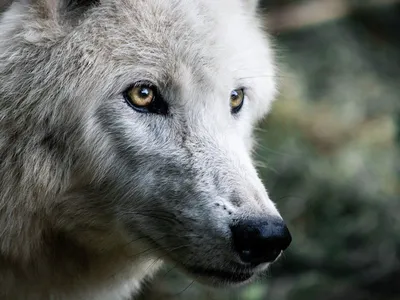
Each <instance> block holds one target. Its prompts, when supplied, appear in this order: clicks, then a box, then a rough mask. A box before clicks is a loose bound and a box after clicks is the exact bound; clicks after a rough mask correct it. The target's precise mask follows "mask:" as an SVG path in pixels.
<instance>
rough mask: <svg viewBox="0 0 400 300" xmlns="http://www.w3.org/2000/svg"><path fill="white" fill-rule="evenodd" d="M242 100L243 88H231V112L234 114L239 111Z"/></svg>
mask: <svg viewBox="0 0 400 300" xmlns="http://www.w3.org/2000/svg"><path fill="white" fill-rule="evenodd" d="M243 102H244V91H243V89H237V90H233V91H232V92H231V109H232V113H233V114H236V113H238V112H239V111H240V109H241V108H242V106H243Z"/></svg>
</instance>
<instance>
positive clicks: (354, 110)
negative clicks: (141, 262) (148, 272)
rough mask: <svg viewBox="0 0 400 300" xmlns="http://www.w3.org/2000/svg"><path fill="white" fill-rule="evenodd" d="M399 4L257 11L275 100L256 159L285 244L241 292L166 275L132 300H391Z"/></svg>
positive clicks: (397, 272)
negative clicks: (276, 88) (273, 59)
mask: <svg viewBox="0 0 400 300" xmlns="http://www.w3.org/2000/svg"><path fill="white" fill-rule="evenodd" d="M398 2H399V1H394V0H391V1H389V0H375V1H368V0H361V1H350V0H319V1H318V0H317V1H315V0H314V1H312V0H308V1H307V0H303V1H293V0H291V1H290V0H285V1H283V0H275V1H263V2H262V5H261V8H260V11H261V13H262V15H266V16H267V17H266V22H267V24H268V28H269V32H271V34H272V38H273V39H274V44H275V48H276V52H277V58H278V65H279V68H280V70H281V72H280V74H279V80H280V91H281V94H280V96H279V101H277V102H275V103H274V106H273V109H272V111H271V113H270V115H269V117H268V118H267V119H266V120H265V122H264V123H262V124H260V127H259V129H258V130H257V135H258V140H259V142H260V146H259V151H258V153H257V155H256V159H257V161H259V162H261V164H262V165H264V167H260V168H259V171H260V173H261V175H262V178H263V180H264V182H265V184H266V186H267V188H268V189H269V193H270V196H271V198H272V199H274V200H275V201H276V202H277V205H278V208H279V209H280V211H281V213H282V216H283V217H284V219H285V220H286V221H287V223H288V226H289V228H290V230H291V232H292V235H293V238H294V240H293V243H292V245H291V247H290V249H289V251H287V253H286V254H285V256H284V257H283V258H281V260H280V261H279V262H278V263H276V264H275V265H274V266H273V267H272V268H271V270H270V272H269V273H270V274H269V276H268V278H265V280H262V281H259V282H256V283H254V284H252V285H250V286H247V287H243V288H237V289H233V290H213V289H209V288H205V287H203V286H201V285H199V284H196V283H192V280H190V279H188V278H185V277H184V276H183V275H181V274H179V272H177V271H176V270H174V269H171V268H170V267H168V266H167V267H165V269H164V270H163V271H161V272H160V273H159V275H158V277H157V278H156V279H155V280H153V281H151V282H150V283H149V284H148V286H147V287H146V288H145V290H144V291H143V295H142V299H154V300H164V299H191V300H203V299H210V300H212V299H215V300H217V299H221V300H225V299H237V300H263V299H268V300H303V299H307V300H314V299H318V300H319V299H323V300H336V299H337V300H339V299H341V300H342V299H351V300H358V299H360V300H364V299H374V300H383V299H384V300H395V299H396V300H399V299H400V150H399V148H400V5H399V4H397V3H398Z"/></svg>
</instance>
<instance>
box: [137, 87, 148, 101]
mask: <svg viewBox="0 0 400 300" xmlns="http://www.w3.org/2000/svg"><path fill="white" fill-rule="evenodd" d="M149 95H150V91H149V89H148V88H146V87H142V88H141V89H140V91H139V96H140V97H141V98H147V97H148V96H149Z"/></svg>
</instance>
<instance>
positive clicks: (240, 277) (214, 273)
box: [191, 268, 254, 283]
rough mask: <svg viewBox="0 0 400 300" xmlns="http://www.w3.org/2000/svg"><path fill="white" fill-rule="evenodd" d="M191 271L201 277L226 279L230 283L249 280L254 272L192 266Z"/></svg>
mask: <svg viewBox="0 0 400 300" xmlns="http://www.w3.org/2000/svg"><path fill="white" fill-rule="evenodd" d="M191 271H192V273H194V274H195V275H198V276H201V277H208V278H215V279H218V280H223V281H228V282H230V283H241V282H244V281H247V280H249V279H250V278H251V277H253V275H254V273H253V272H249V271H238V272H231V271H223V270H216V269H202V268H194V269H192V270H191Z"/></svg>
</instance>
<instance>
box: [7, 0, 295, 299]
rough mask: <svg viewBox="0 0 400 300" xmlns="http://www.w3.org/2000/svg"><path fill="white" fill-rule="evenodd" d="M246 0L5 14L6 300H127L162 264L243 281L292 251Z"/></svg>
mask: <svg viewBox="0 0 400 300" xmlns="http://www.w3.org/2000/svg"><path fill="white" fill-rule="evenodd" d="M256 2H257V1H255V0H169V1H167V0H20V1H14V2H13V3H5V2H3V3H2V5H0V7H2V8H1V9H2V10H3V11H2V12H1V17H0V18H1V19H0V299H33V300H36V299H40V300H43V299H57V300H58V299H74V300H77V299H78V300H79V299H85V300H86V299H127V298H128V297H132V295H134V294H135V293H137V292H138V290H139V289H140V285H141V283H142V282H143V281H144V280H146V279H147V278H150V277H151V276H152V275H153V274H154V273H155V272H156V270H158V269H159V268H160V266H161V265H162V264H163V262H168V263H170V264H171V265H174V266H176V267H177V268H178V269H180V270H181V271H182V272H184V273H186V274H187V275H188V276H190V277H192V278H193V279H195V280H197V281H199V282H201V283H204V284H207V285H211V286H231V285H239V284H244V283H247V282H249V281H251V280H252V279H253V278H255V277H257V276H259V275H260V274H262V273H263V272H264V271H265V270H266V269H267V267H268V266H269V264H270V263H272V262H273V261H274V260H276V259H277V258H278V257H279V255H280V254H281V253H282V251H283V250H285V249H286V248H287V246H288V245H289V243H290V240H291V237H290V233H289V231H288V230H287V227H286V226H285V224H284V223H283V220H282V218H281V217H280V215H279V213H278V211H277V209H276V208H275V205H274V203H273V202H272V201H271V200H270V199H269V197H268V194H267V192H266V190H265V188H264V186H263V184H262V182H261V180H260V179H259V177H258V174H257V172H256V169H255V168H254V166H253V161H252V158H251V153H252V147H253V137H252V128H253V126H254V125H255V123H256V122H257V121H258V120H260V119H261V118H262V117H263V116H264V115H265V114H266V113H267V111H268V110H269V107H270V103H271V102H272V100H273V99H274V96H275V68H274V65H273V59H272V53H271V47H270V43H269V41H268V39H267V37H266V36H265V34H264V33H263V30H262V26H261V22H260V21H259V20H258V18H257V15H256V6H257V3H256Z"/></svg>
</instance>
